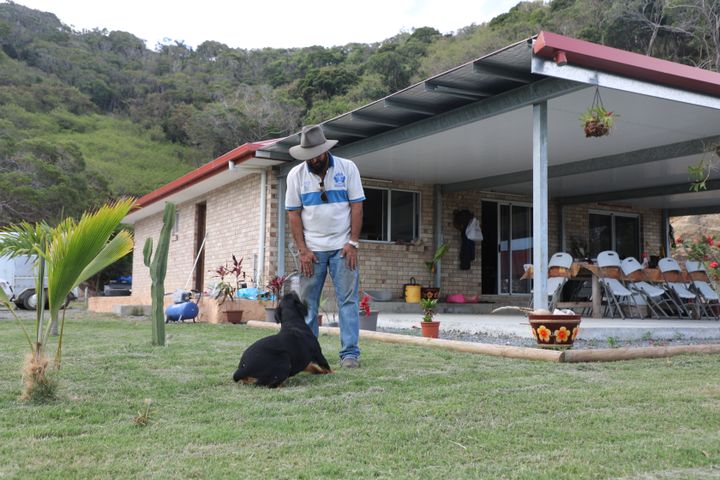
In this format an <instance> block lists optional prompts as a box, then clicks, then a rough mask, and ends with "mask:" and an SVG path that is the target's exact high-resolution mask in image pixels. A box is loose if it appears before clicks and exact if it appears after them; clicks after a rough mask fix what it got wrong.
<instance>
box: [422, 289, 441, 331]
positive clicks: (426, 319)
mask: <svg viewBox="0 0 720 480" xmlns="http://www.w3.org/2000/svg"><path fill="white" fill-rule="evenodd" d="M437 302H438V300H437V298H422V299H420V305H422V309H423V318H422V322H420V326H421V328H422V336H423V337H427V338H438V336H439V334H440V322H438V321H434V320H433V317H434V316H435V307H436V306H437Z"/></svg>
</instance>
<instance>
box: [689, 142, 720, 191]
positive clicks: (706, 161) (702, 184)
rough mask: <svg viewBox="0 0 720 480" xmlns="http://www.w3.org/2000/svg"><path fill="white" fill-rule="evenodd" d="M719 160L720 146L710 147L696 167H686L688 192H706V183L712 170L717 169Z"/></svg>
mask: <svg viewBox="0 0 720 480" xmlns="http://www.w3.org/2000/svg"><path fill="white" fill-rule="evenodd" d="M719 160H720V145H718V144H716V145H712V146H711V147H710V148H709V150H708V151H706V152H705V154H704V155H703V156H702V158H701V159H700V161H699V162H698V163H697V164H696V165H690V166H688V167H687V168H688V174H689V175H690V180H691V181H692V183H691V184H690V191H692V192H699V191H700V190H707V181H708V180H709V179H710V174H711V173H712V171H713V170H717V169H718V161H719Z"/></svg>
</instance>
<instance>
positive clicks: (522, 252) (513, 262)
mask: <svg viewBox="0 0 720 480" xmlns="http://www.w3.org/2000/svg"><path fill="white" fill-rule="evenodd" d="M532 244H533V237H532V208H531V207H530V206H529V205H522V204H514V203H500V204H498V267H499V268H498V273H499V275H498V292H499V293H500V294H505V295H512V294H518V293H530V288H531V286H530V282H529V281H528V280H520V277H522V275H523V273H525V269H524V268H523V265H525V264H528V263H532V253H533V250H532Z"/></svg>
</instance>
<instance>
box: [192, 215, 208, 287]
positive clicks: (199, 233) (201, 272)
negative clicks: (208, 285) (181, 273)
mask: <svg viewBox="0 0 720 480" xmlns="http://www.w3.org/2000/svg"><path fill="white" fill-rule="evenodd" d="M206 218H207V204H206V203H205V202H202V203H198V204H196V205H195V232H196V235H195V254H194V255H193V257H195V258H197V265H195V272H194V276H195V281H194V285H193V286H194V290H195V291H196V292H202V291H203V290H204V289H205V247H204V246H203V240H205V231H206V226H205V223H206ZM198 253H199V254H200V255H199V256H198Z"/></svg>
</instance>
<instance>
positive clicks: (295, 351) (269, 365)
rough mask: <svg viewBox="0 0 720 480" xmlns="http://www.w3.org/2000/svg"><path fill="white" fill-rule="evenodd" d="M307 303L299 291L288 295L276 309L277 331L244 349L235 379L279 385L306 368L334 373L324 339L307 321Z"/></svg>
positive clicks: (251, 382)
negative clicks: (324, 348) (315, 332)
mask: <svg viewBox="0 0 720 480" xmlns="http://www.w3.org/2000/svg"><path fill="white" fill-rule="evenodd" d="M306 315H307V307H306V306H305V304H304V303H302V301H301V300H300V298H299V297H298V296H297V294H295V293H289V294H287V295H285V296H284V297H283V299H282V301H281V302H280V305H279V306H278V308H277V310H276V311H275V321H276V322H278V323H279V324H280V332H279V333H278V334H276V335H271V336H269V337H265V338H261V339H260V340H258V341H257V342H255V343H253V344H252V345H250V346H249V347H248V349H247V350H245V352H243V354H242V357H241V358H240V364H239V365H238V368H237V370H236V371H235V374H234V375H233V380H235V381H236V382H239V381H242V382H243V383H247V384H255V385H262V386H267V387H270V388H275V387H278V386H280V385H281V384H282V383H283V382H284V381H285V380H287V379H288V378H289V377H292V376H294V375H297V374H298V373H300V372H302V371H305V372H310V373H332V370H330V365H329V364H328V362H327V360H326V359H325V357H324V356H323V354H322V350H321V349H320V343H318V340H317V338H315V335H313V333H312V330H310V327H308V326H307V324H306V323H305V316H306Z"/></svg>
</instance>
